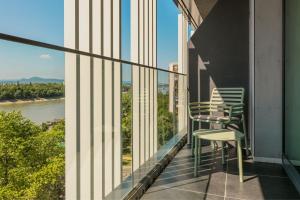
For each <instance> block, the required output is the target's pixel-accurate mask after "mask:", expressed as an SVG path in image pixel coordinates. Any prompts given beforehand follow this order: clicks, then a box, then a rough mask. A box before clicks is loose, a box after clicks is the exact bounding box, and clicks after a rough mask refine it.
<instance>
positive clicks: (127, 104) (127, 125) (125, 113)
mask: <svg viewBox="0 0 300 200" xmlns="http://www.w3.org/2000/svg"><path fill="white" fill-rule="evenodd" d="M131 105H132V93H131V90H129V89H128V90H127V92H123V93H122V140H123V144H122V145H123V153H124V154H129V153H130V151H131V135H132V126H131V122H132V121H131V120H132V106H131Z"/></svg>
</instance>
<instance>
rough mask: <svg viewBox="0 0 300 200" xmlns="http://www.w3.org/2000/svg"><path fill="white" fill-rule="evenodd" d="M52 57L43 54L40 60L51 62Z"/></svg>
mask: <svg viewBox="0 0 300 200" xmlns="http://www.w3.org/2000/svg"><path fill="white" fill-rule="evenodd" d="M51 58H52V57H51V56H50V54H42V55H40V59H45V60H49V59H51Z"/></svg>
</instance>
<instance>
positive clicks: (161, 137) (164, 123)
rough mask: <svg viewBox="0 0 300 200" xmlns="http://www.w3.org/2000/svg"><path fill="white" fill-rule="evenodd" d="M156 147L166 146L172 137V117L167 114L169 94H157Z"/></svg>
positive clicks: (170, 114)
mask: <svg viewBox="0 0 300 200" xmlns="http://www.w3.org/2000/svg"><path fill="white" fill-rule="evenodd" d="M157 105H158V116H157V129H158V136H157V137H158V147H160V146H162V145H164V144H166V143H167V142H168V141H169V140H170V139H171V138H172V137H173V136H174V134H175V133H174V123H173V121H174V117H175V116H174V115H173V113H171V112H169V93H162V92H158V95H157Z"/></svg>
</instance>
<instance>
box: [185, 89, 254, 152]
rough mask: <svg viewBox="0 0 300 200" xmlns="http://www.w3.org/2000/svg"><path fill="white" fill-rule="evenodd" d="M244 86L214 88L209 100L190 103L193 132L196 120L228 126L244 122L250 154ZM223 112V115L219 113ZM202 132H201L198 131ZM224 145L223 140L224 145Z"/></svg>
mask: <svg viewBox="0 0 300 200" xmlns="http://www.w3.org/2000/svg"><path fill="white" fill-rule="evenodd" d="M244 94H245V90H244V88H214V89H213V90H212V93H211V97H210V101H208V102H192V103H189V106H188V110H189V117H190V119H191V120H192V133H194V131H195V130H194V127H195V122H206V123H209V124H210V125H211V124H220V125H221V126H222V128H226V127H227V125H229V124H237V125H240V124H242V128H243V134H244V135H245V148H246V155H247V156H248V155H249V150H248V142H247V130H246V122H245V116H244ZM229 107H230V110H229ZM219 113H223V116H220V115H217V114H219ZM198 134H201V133H198ZM194 140H195V139H194V137H192V152H193V153H194V146H195V145H194V143H195V142H194ZM223 146H224V144H223V142H222V147H223ZM222 149H223V148H222Z"/></svg>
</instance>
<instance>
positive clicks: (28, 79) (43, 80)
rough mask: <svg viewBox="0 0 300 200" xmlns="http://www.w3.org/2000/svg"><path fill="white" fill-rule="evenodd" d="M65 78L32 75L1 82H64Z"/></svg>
mask: <svg viewBox="0 0 300 200" xmlns="http://www.w3.org/2000/svg"><path fill="white" fill-rule="evenodd" d="M63 82H64V80H63V79H54V78H42V77H31V78H22V79H14V80H0V83H20V84H28V83H63Z"/></svg>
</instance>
